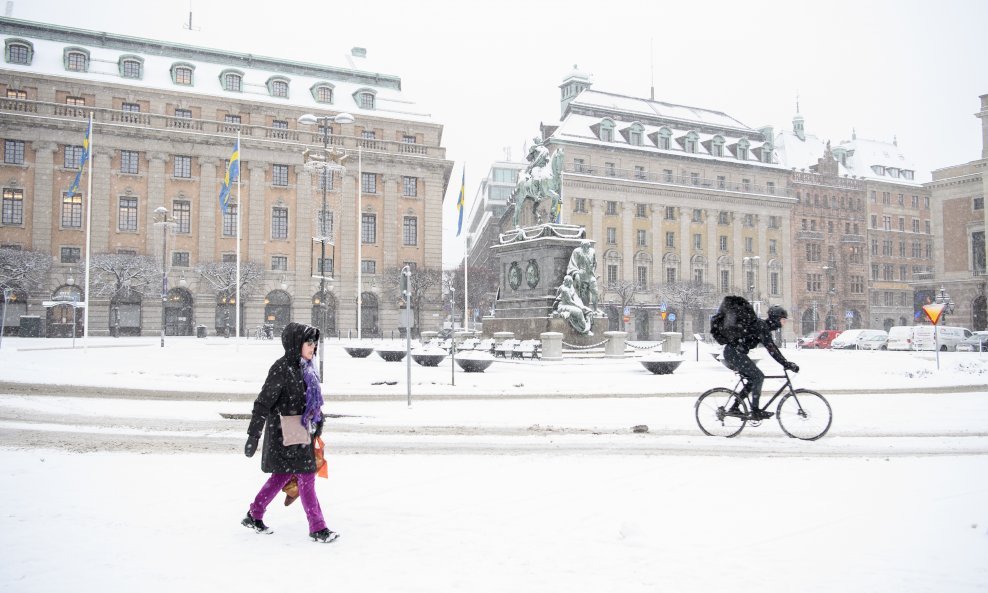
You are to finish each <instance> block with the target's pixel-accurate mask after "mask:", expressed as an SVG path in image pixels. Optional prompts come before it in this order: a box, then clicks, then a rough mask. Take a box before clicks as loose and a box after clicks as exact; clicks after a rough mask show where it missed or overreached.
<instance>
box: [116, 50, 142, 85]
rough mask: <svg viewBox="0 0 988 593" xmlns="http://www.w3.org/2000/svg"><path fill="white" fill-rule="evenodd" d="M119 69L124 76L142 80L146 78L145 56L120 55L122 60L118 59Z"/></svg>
mask: <svg viewBox="0 0 988 593" xmlns="http://www.w3.org/2000/svg"><path fill="white" fill-rule="evenodd" d="M117 69H118V70H119V71H120V76H121V77H123V78H134V79H137V80H140V79H142V78H144V58H142V57H140V56H120V60H119V61H117Z"/></svg>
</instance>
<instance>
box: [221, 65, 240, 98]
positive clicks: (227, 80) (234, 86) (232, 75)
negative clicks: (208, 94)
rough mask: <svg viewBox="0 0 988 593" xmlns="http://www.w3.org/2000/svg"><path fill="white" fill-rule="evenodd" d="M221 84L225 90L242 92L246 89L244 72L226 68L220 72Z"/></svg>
mask: <svg viewBox="0 0 988 593" xmlns="http://www.w3.org/2000/svg"><path fill="white" fill-rule="evenodd" d="M220 85H222V86H223V90H225V91H230V92H234V93H242V92H243V90H244V73H243V72H241V71H239V70H224V71H223V72H221V73H220Z"/></svg>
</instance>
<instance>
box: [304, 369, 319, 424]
mask: <svg viewBox="0 0 988 593" xmlns="http://www.w3.org/2000/svg"><path fill="white" fill-rule="evenodd" d="M301 362H302V380H303V381H305V411H304V412H302V425H303V426H305V427H306V428H307V429H308V430H309V432H310V433H311V432H313V431H314V428H313V423H314V422H319V421H320V420H322V402H323V400H322V388H321V387H320V386H319V375H318V374H316V366H315V365H314V364H312V361H311V360H305V359H304V358H303V359H302V360H301Z"/></svg>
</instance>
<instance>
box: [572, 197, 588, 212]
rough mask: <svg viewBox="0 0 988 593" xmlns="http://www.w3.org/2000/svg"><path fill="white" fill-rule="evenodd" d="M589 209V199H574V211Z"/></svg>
mask: <svg viewBox="0 0 988 593" xmlns="http://www.w3.org/2000/svg"><path fill="white" fill-rule="evenodd" d="M586 211H587V199H586V198H576V199H575V200H573V212H586Z"/></svg>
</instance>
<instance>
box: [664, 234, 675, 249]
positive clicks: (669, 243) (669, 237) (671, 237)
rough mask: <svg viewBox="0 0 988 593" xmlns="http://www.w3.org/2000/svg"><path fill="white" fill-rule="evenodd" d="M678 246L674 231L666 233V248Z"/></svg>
mask: <svg viewBox="0 0 988 593" xmlns="http://www.w3.org/2000/svg"><path fill="white" fill-rule="evenodd" d="M675 246H676V233H674V232H672V231H666V247H675Z"/></svg>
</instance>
